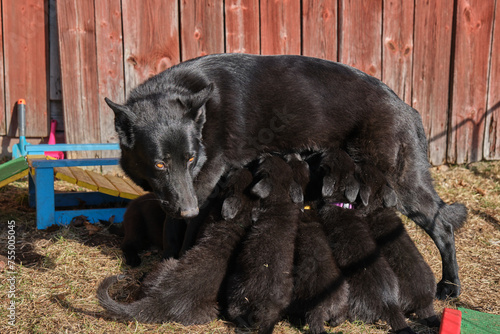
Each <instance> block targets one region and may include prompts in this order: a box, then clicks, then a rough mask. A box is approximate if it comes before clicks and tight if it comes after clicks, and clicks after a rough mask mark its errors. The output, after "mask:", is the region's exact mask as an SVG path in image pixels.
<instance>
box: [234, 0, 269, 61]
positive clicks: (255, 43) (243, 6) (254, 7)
mask: <svg viewBox="0 0 500 334" xmlns="http://www.w3.org/2000/svg"><path fill="white" fill-rule="evenodd" d="M225 14H226V52H228V53H230V52H240V53H254V54H259V53H260V31H259V19H260V18H259V0H228V1H226V3H225Z"/></svg>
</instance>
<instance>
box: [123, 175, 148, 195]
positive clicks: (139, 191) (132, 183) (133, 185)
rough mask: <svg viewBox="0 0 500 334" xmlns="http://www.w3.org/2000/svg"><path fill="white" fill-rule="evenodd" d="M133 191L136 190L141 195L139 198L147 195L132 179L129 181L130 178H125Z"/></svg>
mask: <svg viewBox="0 0 500 334" xmlns="http://www.w3.org/2000/svg"><path fill="white" fill-rule="evenodd" d="M123 180H124V181H125V182H126V183H127V184H128V185H129V186H130V187H131V188H132V189H134V191H135V192H136V193H137V194H138V195H139V196H142V195H145V194H147V191H144V189H142V188H141V187H139V186H138V185H137V184H135V183H134V182H133V181H132V180H131V179H128V178H124V179H123Z"/></svg>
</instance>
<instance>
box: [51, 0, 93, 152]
mask: <svg viewBox="0 0 500 334" xmlns="http://www.w3.org/2000/svg"><path fill="white" fill-rule="evenodd" d="M57 13H58V15H57V18H58V20H57V23H58V26H59V38H60V44H59V45H60V54H61V75H62V78H63V79H62V95H63V106H64V123H65V124H64V125H65V133H66V142H67V143H69V144H78V143H82V142H85V143H99V142H100V141H101V138H100V129H99V102H98V101H97V98H98V94H97V92H98V84H97V81H98V79H97V58H96V40H95V20H94V1H92V0H83V1H82V0H72V1H70V0H68V1H57ZM69 153H70V154H69V156H70V158H76V157H82V158H90V157H95V155H94V154H96V153H92V152H84V151H82V152H69Z"/></svg>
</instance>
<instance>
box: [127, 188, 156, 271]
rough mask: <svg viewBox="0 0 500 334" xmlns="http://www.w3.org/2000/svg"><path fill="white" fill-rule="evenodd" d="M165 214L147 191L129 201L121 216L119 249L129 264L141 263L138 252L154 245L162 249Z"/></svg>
mask: <svg viewBox="0 0 500 334" xmlns="http://www.w3.org/2000/svg"><path fill="white" fill-rule="evenodd" d="M165 219H166V214H165V212H164V211H163V210H162V208H161V206H160V203H159V202H158V200H157V199H156V195H155V194H153V193H149V194H146V195H142V196H141V197H139V198H137V199H135V200H133V201H131V202H130V203H129V204H128V206H127V211H125V215H124V216H123V223H122V226H123V233H124V237H123V241H122V244H121V249H122V251H123V255H124V256H125V261H126V263H127V264H128V265H129V266H132V267H136V266H138V265H139V264H140V263H141V258H140V257H139V254H138V253H139V252H140V251H142V250H144V249H148V248H149V247H150V246H154V247H156V248H158V249H160V250H163V237H162V235H163V222H164V221H165Z"/></svg>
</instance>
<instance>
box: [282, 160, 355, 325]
mask: <svg viewBox="0 0 500 334" xmlns="http://www.w3.org/2000/svg"><path fill="white" fill-rule="evenodd" d="M287 161H288V164H289V165H290V166H291V167H292V170H293V172H294V179H295V181H296V182H297V183H299V185H300V186H301V187H302V190H303V192H306V189H307V188H308V186H309V179H310V177H309V173H310V171H309V165H308V164H307V163H306V162H305V161H303V160H302V158H300V157H299V156H297V155H290V156H288V159H287ZM312 173H313V176H314V174H317V171H316V170H313V171H312ZM300 204H302V203H300ZM314 204H315V203H308V205H307V206H306V207H304V208H303V209H302V210H301V212H300V221H299V227H298V231H297V237H296V239H295V260H294V269H293V277H294V287H293V298H292V302H291V303H290V305H289V307H288V308H287V311H286V313H287V315H288V316H289V317H290V318H291V319H292V320H294V321H296V320H297V319H298V320H305V322H306V323H307V324H309V328H310V331H311V333H313V334H319V333H325V328H324V323H325V322H326V321H330V322H331V324H335V325H336V324H340V323H341V322H343V321H344V320H345V318H346V316H347V312H348V303H347V301H348V293H349V289H348V284H347V282H346V280H345V278H344V277H343V275H342V273H341V272H340V269H339V267H338V264H337V262H336V260H335V258H334V257H333V254H332V250H331V248H330V246H329V244H328V239H327V238H326V235H325V231H324V229H323V226H322V225H321V224H320V223H319V221H318V218H317V217H316V214H315V210H314V207H312V208H311V206H314Z"/></svg>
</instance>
